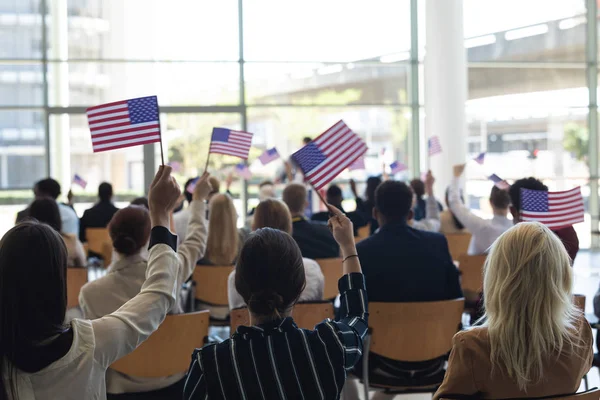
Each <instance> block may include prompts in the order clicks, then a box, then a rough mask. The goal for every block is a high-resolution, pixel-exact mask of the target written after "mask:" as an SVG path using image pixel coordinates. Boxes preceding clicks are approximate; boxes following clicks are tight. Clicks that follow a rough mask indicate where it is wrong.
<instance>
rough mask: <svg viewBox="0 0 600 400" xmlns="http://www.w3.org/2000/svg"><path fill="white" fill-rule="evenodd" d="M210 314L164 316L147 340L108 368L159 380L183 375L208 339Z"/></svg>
mask: <svg viewBox="0 0 600 400" xmlns="http://www.w3.org/2000/svg"><path fill="white" fill-rule="evenodd" d="M209 315H210V313H209V312H208V311H200V312H195V313H190V314H179V315H167V317H166V318H165V320H164V321H163V323H162V324H161V325H160V326H159V327H158V329H157V330H156V332H154V333H153V334H152V335H150V337H149V338H148V340H146V341H145V342H144V343H142V344H141V345H140V346H139V347H138V348H137V349H135V350H134V351H133V352H131V353H130V354H128V355H126V356H125V357H123V358H121V359H119V360H117V361H115V362H114V363H113V364H112V365H111V366H110V367H111V368H112V369H114V370H115V371H119V372H121V373H123V374H127V375H132V376H137V377H145V378H160V377H164V376H170V375H174V374H179V373H185V372H186V371H187V370H188V368H189V366H190V357H191V355H192V352H193V351H194V349H196V348H200V347H202V346H204V343H205V338H206V337H208V320H209Z"/></svg>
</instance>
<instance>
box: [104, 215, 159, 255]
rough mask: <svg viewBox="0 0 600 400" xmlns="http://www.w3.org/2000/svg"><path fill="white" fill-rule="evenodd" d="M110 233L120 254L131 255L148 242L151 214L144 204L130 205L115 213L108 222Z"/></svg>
mask: <svg viewBox="0 0 600 400" xmlns="http://www.w3.org/2000/svg"><path fill="white" fill-rule="evenodd" d="M108 234H109V235H110V238H111V239H112V242H113V247H114V248H115V250H116V251H117V253H119V254H123V255H126V256H131V255H133V254H136V253H137V252H139V251H140V250H141V249H142V247H144V246H145V245H146V243H148V238H149V237H150V215H149V214H148V210H146V209H145V208H144V207H143V206H135V205H133V206H128V207H125V208H123V209H121V210H119V211H117V212H116V213H115V215H113V217H112V219H111V220H110V223H109V224H108Z"/></svg>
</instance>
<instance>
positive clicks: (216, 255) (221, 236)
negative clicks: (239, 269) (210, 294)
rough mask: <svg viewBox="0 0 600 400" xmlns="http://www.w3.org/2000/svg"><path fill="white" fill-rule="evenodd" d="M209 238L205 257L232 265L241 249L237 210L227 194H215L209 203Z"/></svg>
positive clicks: (219, 263) (213, 261)
mask: <svg viewBox="0 0 600 400" xmlns="http://www.w3.org/2000/svg"><path fill="white" fill-rule="evenodd" d="M208 208H209V219H208V239H207V241H206V253H205V254H206V255H205V258H206V259H207V260H208V261H210V262H211V263H213V264H217V265H231V264H233V263H234V262H235V259H236V258H237V255H238V249H239V241H240V239H239V236H238V230H237V212H236V211H235V207H234V206H233V200H231V197H229V196H227V195H226V194H215V195H214V196H213V197H212V198H211V199H210V202H209V203H208Z"/></svg>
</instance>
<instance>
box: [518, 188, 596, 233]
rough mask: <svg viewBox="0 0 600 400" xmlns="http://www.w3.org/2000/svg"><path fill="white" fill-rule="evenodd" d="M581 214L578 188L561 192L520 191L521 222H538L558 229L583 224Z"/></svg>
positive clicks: (581, 199) (581, 206)
mask: <svg viewBox="0 0 600 400" xmlns="http://www.w3.org/2000/svg"><path fill="white" fill-rule="evenodd" d="M583 212H584V208H583V197H582V196H581V188H580V187H579V186H578V187H576V188H574V189H571V190H566V191H563V192H547V191H544V190H530V189H521V221H538V222H541V223H542V224H544V225H546V226H547V227H548V228H550V229H558V228H563V227H567V226H570V225H573V224H576V223H578V222H583Z"/></svg>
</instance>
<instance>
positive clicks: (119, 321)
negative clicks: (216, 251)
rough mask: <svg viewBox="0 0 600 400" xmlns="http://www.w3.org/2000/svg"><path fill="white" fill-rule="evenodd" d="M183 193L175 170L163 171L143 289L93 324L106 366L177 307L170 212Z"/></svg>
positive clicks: (154, 191)
mask: <svg viewBox="0 0 600 400" xmlns="http://www.w3.org/2000/svg"><path fill="white" fill-rule="evenodd" d="M180 194H181V191H180V190H179V186H178V185H177V182H176V181H175V179H174V178H172V177H171V167H168V166H161V167H160V168H159V171H158V173H157V174H156V177H155V178H154V181H153V182H152V185H151V186H150V193H149V194H148V202H149V203H150V220H151V222H152V233H151V235H150V255H149V259H148V269H147V271H146V281H145V282H144V284H143V285H142V290H141V291H140V293H139V294H138V295H137V296H135V297H134V298H133V299H131V300H129V301H128V302H127V303H125V304H124V305H123V306H122V307H121V308H119V309H118V310H117V311H115V312H114V313H112V314H109V315H106V316H104V317H102V318H100V319H97V320H94V321H92V327H93V330H94V337H95V341H96V343H95V350H94V358H95V359H96V361H97V362H98V363H100V364H101V365H102V366H104V367H108V366H109V365H110V364H112V363H113V362H114V361H116V360H118V359H119V358H121V357H123V356H125V355H127V354H128V353H130V352H131V351H133V350H134V349H135V348H136V347H137V346H139V345H140V344H141V343H142V342H143V341H144V340H146V339H147V338H148V336H150V335H151V334H152V332H154V331H155V330H156V329H158V327H159V326H160V324H161V323H162V321H163V320H164V319H165V315H166V314H167V311H168V310H169V309H170V308H171V307H172V306H173V304H174V302H175V298H176V292H177V290H178V289H179V288H178V287H177V286H176V280H177V279H176V278H177V275H178V272H179V260H178V257H177V254H176V253H175V251H174V249H175V246H176V237H175V236H174V235H172V234H171V233H170V232H169V229H168V226H169V210H171V209H173V207H174V205H175V203H176V202H177V200H178V198H179V195H180Z"/></svg>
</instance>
